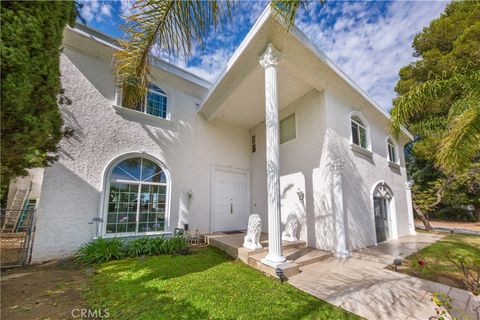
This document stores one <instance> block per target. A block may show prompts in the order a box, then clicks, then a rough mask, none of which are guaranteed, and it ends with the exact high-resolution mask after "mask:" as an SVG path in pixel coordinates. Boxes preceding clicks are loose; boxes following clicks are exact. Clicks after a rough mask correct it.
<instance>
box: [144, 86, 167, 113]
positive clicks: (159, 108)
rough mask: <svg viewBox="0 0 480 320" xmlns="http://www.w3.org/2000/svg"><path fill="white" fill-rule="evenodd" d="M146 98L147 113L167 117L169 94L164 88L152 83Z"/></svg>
mask: <svg viewBox="0 0 480 320" xmlns="http://www.w3.org/2000/svg"><path fill="white" fill-rule="evenodd" d="M146 100H147V101H146V103H145V113H148V114H151V115H152V116H157V117H160V118H164V119H166V118H167V95H166V93H165V92H164V91H163V90H162V89H160V88H159V87H157V86H156V85H154V84H151V83H150V84H149V85H148V93H147V99H146Z"/></svg>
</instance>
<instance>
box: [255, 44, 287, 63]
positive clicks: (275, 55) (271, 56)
mask: <svg viewBox="0 0 480 320" xmlns="http://www.w3.org/2000/svg"><path fill="white" fill-rule="evenodd" d="M281 57H282V54H281V53H280V51H278V50H277V49H276V48H275V47H274V46H273V45H272V44H271V43H269V44H268V46H267V49H265V52H264V53H263V54H262V55H261V56H260V61H259V62H260V65H261V66H262V67H263V68H265V69H266V68H268V67H271V66H276V65H277V64H278V63H279V62H280V59H281Z"/></svg>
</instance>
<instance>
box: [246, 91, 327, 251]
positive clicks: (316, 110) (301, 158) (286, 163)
mask: <svg viewBox="0 0 480 320" xmlns="http://www.w3.org/2000/svg"><path fill="white" fill-rule="evenodd" d="M293 113H295V118H296V124H297V125H296V128H297V133H296V138H295V139H294V140H291V141H288V142H286V143H284V144H281V145H280V195H281V198H282V201H281V213H282V225H285V223H286V219H287V217H288V215H289V214H290V213H292V212H293V213H295V214H297V217H298V218H299V221H300V230H299V237H300V239H301V240H304V241H307V238H308V243H309V245H312V246H313V244H314V243H315V239H314V236H315V230H314V228H315V217H316V216H317V215H318V211H319V210H318V206H317V203H316V200H315V196H314V195H315V194H316V193H318V188H319V187H320V186H321V184H320V183H319V181H316V180H317V179H318V177H317V176H318V167H319V165H320V159H321V154H322V149H321V144H322V141H323V135H324V131H325V129H324V128H325V103H324V94H323V93H320V92H318V91H316V90H311V91H310V92H308V93H307V94H305V95H304V96H303V97H301V98H300V99H298V100H296V101H295V102H293V103H291V104H290V105H289V106H287V107H286V108H284V109H282V110H281V111H280V120H282V119H284V118H286V117H288V116H290V115H291V114H293ZM251 135H256V139H257V151H256V152H255V153H253V154H252V175H251V177H252V178H251V186H252V187H251V188H252V196H251V203H252V212H256V213H258V214H260V216H261V217H262V227H263V231H265V232H266V230H267V226H268V221H267V220H268V219H267V203H266V166H265V124H261V125H259V126H257V127H256V128H254V129H252V130H251ZM299 192H303V194H304V200H303V203H302V202H301V201H300V197H299V195H298V193H299ZM282 229H283V228H282Z"/></svg>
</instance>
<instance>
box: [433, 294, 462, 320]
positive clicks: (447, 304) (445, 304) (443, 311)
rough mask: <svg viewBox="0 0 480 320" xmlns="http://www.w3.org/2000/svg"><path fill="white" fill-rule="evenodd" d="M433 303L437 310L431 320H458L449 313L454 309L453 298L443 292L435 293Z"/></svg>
mask: <svg viewBox="0 0 480 320" xmlns="http://www.w3.org/2000/svg"><path fill="white" fill-rule="evenodd" d="M432 301H433V302H434V303H435V304H436V305H437V307H436V308H435V313H436V315H435V316H432V317H430V319H437V320H446V319H450V320H456V319H457V318H455V317H453V316H451V315H450V313H449V311H450V310H451V309H452V301H453V298H452V297H450V296H449V295H447V294H445V293H443V292H434V293H433V294H432Z"/></svg>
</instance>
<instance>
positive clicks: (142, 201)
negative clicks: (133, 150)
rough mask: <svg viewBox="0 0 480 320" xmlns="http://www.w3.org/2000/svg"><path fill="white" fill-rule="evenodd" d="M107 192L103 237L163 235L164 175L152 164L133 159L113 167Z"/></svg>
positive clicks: (165, 206)
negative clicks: (112, 235) (154, 233)
mask: <svg viewBox="0 0 480 320" xmlns="http://www.w3.org/2000/svg"><path fill="white" fill-rule="evenodd" d="M109 177H110V179H109V184H108V188H107V192H108V194H107V201H108V203H107V213H106V219H105V222H106V223H105V232H106V233H107V234H137V233H145V232H159V231H164V227H165V215H166V209H167V194H168V193H167V191H168V190H167V188H168V184H167V182H168V181H167V175H166V174H165V172H164V170H163V169H162V167H160V165H158V164H157V163H156V162H154V161H152V160H150V159H147V158H144V157H134V158H129V159H125V160H123V161H121V162H120V163H118V164H116V165H115V166H114V167H113V168H112V169H111V172H110V175H109Z"/></svg>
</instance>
